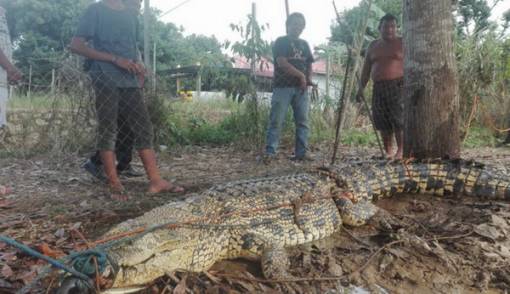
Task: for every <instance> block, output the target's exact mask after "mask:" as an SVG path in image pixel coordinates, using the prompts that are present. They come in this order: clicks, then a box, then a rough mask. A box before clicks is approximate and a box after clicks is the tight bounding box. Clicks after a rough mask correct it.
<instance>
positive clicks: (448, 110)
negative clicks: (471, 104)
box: [403, 0, 460, 158]
mask: <svg viewBox="0 0 510 294" xmlns="http://www.w3.org/2000/svg"><path fill="white" fill-rule="evenodd" d="M403 2H404V3H403V4H404V16H403V18H404V28H405V31H404V36H403V42H404V94H403V95H404V125H405V129H404V156H405V157H416V158H437V157H450V158H458V157H459V156H460V133H459V97H458V81H457V76H456V73H457V70H456V62H455V55H454V43H453V34H454V22H453V21H454V19H453V15H452V7H451V0H404V1H403Z"/></svg>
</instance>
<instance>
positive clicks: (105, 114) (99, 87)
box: [93, 79, 153, 150]
mask: <svg viewBox="0 0 510 294" xmlns="http://www.w3.org/2000/svg"><path fill="white" fill-rule="evenodd" d="M93 82H94V90H95V93H96V113H97V120H98V126H97V133H98V134H97V135H98V138H97V149H99V150H115V141H116V138H117V135H118V127H119V126H118V125H117V124H118V122H119V121H118V119H117V118H118V116H119V115H121V116H122V117H123V118H124V120H122V122H123V123H125V124H127V126H128V127H129V128H130V130H131V132H132V134H133V137H134V138H133V140H134V148H135V149H136V150H140V149H150V148H152V140H153V131H152V123H151V121H150V118H149V113H148V111H147V106H146V105H145V103H144V101H143V95H142V91H141V89H139V88H117V87H115V86H112V83H104V81H102V80H100V79H97V80H95V81H93Z"/></svg>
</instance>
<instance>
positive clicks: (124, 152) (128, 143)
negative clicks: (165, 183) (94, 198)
mask: <svg viewBox="0 0 510 294" xmlns="http://www.w3.org/2000/svg"><path fill="white" fill-rule="evenodd" d="M122 2H123V3H124V5H125V6H126V8H127V9H129V10H130V11H131V12H132V13H133V17H135V18H138V15H139V14H140V9H141V6H142V5H141V4H142V0H123V1H122ZM138 29H139V24H138V22H137V30H138ZM137 35H138V33H137ZM138 54H139V55H140V53H139V52H138ZM139 59H140V58H139ZM92 62H93V61H92V60H87V61H86V64H85V66H86V67H87V71H88V70H89V69H90V66H91V65H92ZM143 77H144V73H140V74H139V75H138V80H141V78H143ZM140 86H141V87H142V88H143V86H142V85H140ZM117 127H118V133H117V139H116V141H115V156H116V158H117V172H118V174H119V175H123V176H125V177H128V178H131V177H141V176H143V175H144V174H143V173H141V172H140V171H138V170H136V169H134V168H133V166H132V165H131V161H132V159H133V156H132V154H133V144H134V134H133V132H132V131H131V128H130V126H129V124H128V120H127V119H126V117H125V115H124V113H123V112H119V115H118V117H117ZM82 167H83V168H84V169H85V170H86V171H87V172H89V173H90V174H91V175H93V176H94V177H96V178H97V179H99V180H106V175H105V174H104V171H103V163H102V162H101V154H100V152H99V150H97V151H96V153H95V154H94V155H93V156H91V157H90V158H89V159H87V161H85V163H84V164H83V165H82Z"/></svg>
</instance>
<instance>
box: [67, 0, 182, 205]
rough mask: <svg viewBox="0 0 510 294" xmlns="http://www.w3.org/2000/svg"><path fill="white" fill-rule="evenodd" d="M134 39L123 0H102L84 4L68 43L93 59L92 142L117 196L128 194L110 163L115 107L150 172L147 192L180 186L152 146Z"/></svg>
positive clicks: (123, 197) (133, 27) (122, 198)
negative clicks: (95, 126)
mask: <svg viewBox="0 0 510 294" xmlns="http://www.w3.org/2000/svg"><path fill="white" fill-rule="evenodd" d="M137 41H138V30H137V20H136V18H135V17H134V16H133V14H132V12H130V11H129V9H128V8H127V7H126V6H125V5H124V3H123V2H122V0H102V1H100V2H95V3H93V4H91V5H90V6H89V7H88V8H87V10H86V12H85V14H84V15H83V17H82V18H81V20H80V23H79V25H78V29H77V32H76V34H75V36H74V37H73V39H72V41H71V44H70V46H69V48H70V49H71V51H72V52H74V53H77V54H80V55H82V56H84V57H85V58H88V59H90V60H91V61H92V62H91V65H90V68H89V75H90V77H91V80H92V83H93V87H94V91H95V93H96V101H95V102H96V113H97V119H98V140H97V147H98V149H99V150H100V155H101V161H102V162H103V168H104V171H105V174H106V176H107V178H108V184H109V188H110V190H111V197H112V198H113V199H115V200H120V201H125V200H127V199H128V197H127V194H126V193H125V191H124V187H123V185H122V183H121V182H120V179H119V177H118V173H117V169H116V166H115V159H116V158H115V153H114V150H115V140H116V138H117V134H118V125H117V118H118V115H119V113H122V114H123V115H124V116H125V118H126V123H127V124H128V125H129V127H130V129H131V132H132V133H133V139H134V148H135V149H137V150H138V154H139V155H140V157H141V159H142V162H143V165H144V168H145V171H146V173H147V176H148V178H149V189H148V192H149V193H151V194H154V193H161V192H184V189H183V188H182V187H179V186H177V185H174V184H171V183H169V182H167V181H165V180H164V179H163V178H161V175H160V173H159V168H158V166H157V162H156V154H155V152H154V149H153V148H152V139H153V130H152V123H151V121H150V119H149V114H148V111H147V106H146V105H145V102H144V100H143V96H142V95H143V93H142V91H141V90H140V83H139V81H138V76H139V75H140V74H143V73H144V71H145V69H144V68H143V65H142V64H141V62H140V60H139V58H138V48H137Z"/></svg>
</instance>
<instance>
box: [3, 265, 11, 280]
mask: <svg viewBox="0 0 510 294" xmlns="http://www.w3.org/2000/svg"><path fill="white" fill-rule="evenodd" d="M1 273H2V276H3V277H4V278H6V279H8V278H10V277H12V275H13V274H14V273H13V271H12V269H11V267H10V266H8V265H7V264H5V265H4V266H3V267H2V271H1Z"/></svg>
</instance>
